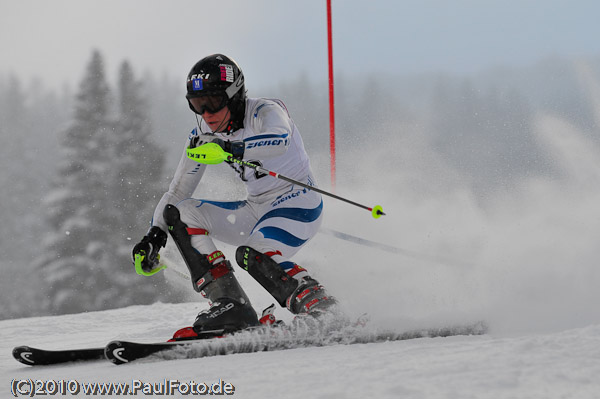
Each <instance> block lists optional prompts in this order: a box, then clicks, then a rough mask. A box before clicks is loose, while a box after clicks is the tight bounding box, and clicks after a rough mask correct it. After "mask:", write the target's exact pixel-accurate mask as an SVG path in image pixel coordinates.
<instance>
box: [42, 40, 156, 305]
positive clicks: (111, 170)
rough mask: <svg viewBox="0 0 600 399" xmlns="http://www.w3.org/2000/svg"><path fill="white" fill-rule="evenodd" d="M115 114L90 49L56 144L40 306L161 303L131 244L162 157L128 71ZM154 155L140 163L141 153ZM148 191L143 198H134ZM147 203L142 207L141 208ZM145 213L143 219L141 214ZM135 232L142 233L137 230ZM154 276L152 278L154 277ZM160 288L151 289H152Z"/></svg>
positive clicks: (96, 54)
mask: <svg viewBox="0 0 600 399" xmlns="http://www.w3.org/2000/svg"><path fill="white" fill-rule="evenodd" d="M122 71H124V72H122V73H121V75H122V78H121V84H120V97H121V101H120V110H119V113H118V116H117V118H118V119H117V120H116V121H115V119H114V118H113V117H112V114H111V95H110V89H109V86H108V83H107V81H106V78H105V73H104V65H103V59H102V56H101V54H100V53H99V52H97V51H95V52H94V53H93V55H92V59H91V61H90V62H89V64H88V66H87V70H86V73H85V76H84V78H83V80H82V82H81V85H80V87H79V92H78V95H77V99H76V103H75V112H74V117H73V121H72V123H71V124H70V126H69V127H68V128H67V129H66V131H65V132H64V136H63V140H62V143H61V144H62V148H63V150H64V154H63V155H62V159H63V161H62V165H61V167H60V171H59V176H58V179H57V182H56V184H55V188H54V190H53V191H52V192H50V194H49V195H48V196H47V198H46V204H47V213H46V215H47V219H48V222H49V223H50V224H51V226H53V228H54V234H52V235H50V236H49V237H48V238H47V240H46V241H45V248H46V250H45V251H44V253H43V256H42V257H40V259H39V261H38V262H39V265H40V268H41V269H42V270H43V277H44V283H45V289H46V292H45V298H44V302H45V303H44V307H45V308H46V309H47V310H48V311H51V312H53V313H72V312H81V311H90V310H99V309H106V308H114V307H121V306H127V305H132V304H137V303H148V302H149V301H152V300H155V299H161V297H164V296H165V294H164V292H165V290H164V289H163V288H164V287H161V286H160V283H161V282H162V280H161V277H158V278H157V279H152V280H150V279H145V280H144V279H142V278H141V277H139V276H137V275H136V274H135V272H134V268H133V265H132V264H131V255H130V251H131V246H132V245H133V243H134V242H135V241H132V240H131V239H130V240H128V237H131V236H132V235H134V234H135V236H134V237H132V239H133V240H137V239H139V238H141V236H140V237H137V235H140V234H141V235H143V234H144V233H145V230H146V229H145V228H141V227H140V223H142V222H144V221H145V222H146V223H148V218H149V217H151V214H152V212H151V211H149V207H150V206H151V205H149V204H148V202H147V201H149V202H151V203H152V204H154V203H155V202H156V199H155V196H156V193H155V192H152V190H155V189H158V188H159V187H158V183H156V180H157V179H158V176H159V175H160V169H161V167H162V159H161V157H160V154H159V152H158V151H157V150H156V148H155V147H154V146H153V145H152V144H151V142H150V140H149V139H148V136H147V133H148V131H147V122H146V119H145V117H144V115H143V107H142V106H141V104H139V103H138V100H139V98H138V97H137V95H136V92H135V82H134V79H133V75H132V73H131V70H130V68H129V67H128V66H127V67H124V68H123V69H122ZM144 149H146V150H147V152H149V153H151V154H152V155H151V156H150V157H148V158H145V156H146V155H147V154H146V151H144ZM144 190H148V191H149V192H148V195H146V193H144V194H143V195H141V194H140V193H141V192H142V191H144ZM144 204H146V205H144ZM142 215H143V216H142ZM140 230H141V231H140ZM155 277H156V276H155ZM157 283H158V284H159V286H156V284H157Z"/></svg>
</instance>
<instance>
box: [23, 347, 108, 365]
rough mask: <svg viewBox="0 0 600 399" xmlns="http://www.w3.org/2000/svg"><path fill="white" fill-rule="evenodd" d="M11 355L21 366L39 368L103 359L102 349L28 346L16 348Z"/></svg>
mask: <svg viewBox="0 0 600 399" xmlns="http://www.w3.org/2000/svg"><path fill="white" fill-rule="evenodd" d="M12 354H13V357H14V358H15V359H16V360H18V361H19V362H21V363H23V364H26V365H28V366H41V365H49V364H59V363H66V362H76V361H83V360H100V359H104V348H85V349H64V350H46V349H39V348H32V347H30V346H17V347H16V348H14V349H13V351H12Z"/></svg>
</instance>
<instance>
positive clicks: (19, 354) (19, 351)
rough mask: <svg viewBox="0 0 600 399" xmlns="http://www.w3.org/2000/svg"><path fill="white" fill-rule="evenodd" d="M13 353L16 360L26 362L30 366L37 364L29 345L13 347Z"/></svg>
mask: <svg viewBox="0 0 600 399" xmlns="http://www.w3.org/2000/svg"><path fill="white" fill-rule="evenodd" d="M12 355H13V357H14V358H15V360H17V361H19V362H21V363H23V364H26V365H28V366H34V365H35V364H36V362H35V359H34V358H33V350H32V349H31V348H30V347H29V346H26V345H24V346H17V347H15V348H13V351H12Z"/></svg>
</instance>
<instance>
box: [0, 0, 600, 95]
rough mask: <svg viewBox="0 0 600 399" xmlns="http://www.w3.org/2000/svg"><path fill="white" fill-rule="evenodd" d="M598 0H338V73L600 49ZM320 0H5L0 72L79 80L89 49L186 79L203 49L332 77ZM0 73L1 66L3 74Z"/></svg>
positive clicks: (272, 69)
mask: <svg viewBox="0 0 600 399" xmlns="http://www.w3.org/2000/svg"><path fill="white" fill-rule="evenodd" d="M599 16H600V2H599V1H597V0H589V1H588V0H565V1H558V0H537V1H531V0H500V1H496V0H471V1H467V0H406V1H403V0H386V1H377V0H369V1H367V0H363V1H358V0H333V32H334V34H333V40H334V65H335V69H336V73H338V72H340V71H342V70H343V71H344V73H347V74H348V75H349V76H351V77H354V76H360V74H363V73H371V72H374V71H381V72H392V73H394V72H398V73H401V74H406V73H415V72H420V71H426V72H429V71H448V72H452V73H472V72H474V71H478V70H481V69H484V68H486V67H490V66H497V65H504V66H522V65H528V64H532V63H534V62H536V61H538V60H540V59H542V58H544V57H547V56H551V55H559V56H564V57H589V56H594V57H595V56H599V55H600V23H599V22H598V17H599ZM326 33H327V28H326V1H325V0H252V1H250V0H231V1H225V0H224V1H202V0H170V1H166V0H161V1H158V0H98V1H87V0H51V1H50V0H0V60H1V61H0V74H2V75H4V76H6V74H7V73H14V74H15V75H17V76H18V77H20V78H22V79H24V80H29V79H31V78H32V77H35V76H37V77H40V78H43V80H44V82H45V85H46V86H47V87H57V86H60V85H62V83H63V82H70V85H71V86H72V87H73V86H76V85H78V83H79V81H80V79H81V77H82V75H83V71H84V67H85V65H86V63H87V61H88V60H89V59H90V55H91V50H92V48H97V49H99V50H100V51H101V52H102V54H103V55H104V56H105V59H106V61H107V69H108V70H107V72H108V73H109V75H115V74H116V71H117V68H118V65H119V63H120V62H121V61H122V60H124V59H128V60H129V61H130V62H131V63H132V65H133V67H134V68H135V69H136V70H138V71H139V72H141V71H142V70H151V71H153V72H156V73H163V72H166V73H168V74H169V75H170V76H173V77H177V78H178V77H181V79H182V80H184V79H185V76H186V74H187V72H188V71H189V69H190V68H191V66H192V65H193V64H194V63H195V62H196V61H197V60H198V59H200V58H202V57H203V56H205V55H208V54H211V53H214V52H223V53H225V54H227V55H229V56H231V57H233V58H234V59H236V60H237V61H238V63H239V64H240V65H241V67H242V69H243V70H244V73H245V74H246V77H247V86H246V87H247V88H248V89H250V90H251V88H252V86H253V85H257V86H262V85H264V84H267V83H269V82H273V83H278V82H281V81H283V80H284V79H286V77H289V76H292V77H296V76H297V75H298V74H299V73H301V72H305V73H307V74H309V75H310V76H312V77H315V78H322V79H326V77H327V42H326ZM0 76H1V75H0Z"/></svg>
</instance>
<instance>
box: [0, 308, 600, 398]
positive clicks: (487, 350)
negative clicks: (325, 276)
mask: <svg viewBox="0 0 600 399" xmlns="http://www.w3.org/2000/svg"><path fill="white" fill-rule="evenodd" d="M202 306H204V304H202V303H185V304H176V305H174V304H154V305H149V306H135V307H129V308H124V309H118V310H112V311H103V312H91V313H86V314H76V315H66V316H57V317H40V318H30V319H16V320H5V321H2V322H0V331H1V332H2V342H1V344H0V345H1V349H0V350H1V352H2V354H3V355H2V357H1V358H0V359H1V360H0V375H1V381H2V385H1V388H0V392H2V395H1V396H2V397H9V396H10V389H11V381H12V380H13V379H32V380H34V381H35V380H44V381H46V380H57V381H58V380H61V379H64V380H76V381H78V382H79V383H92V382H123V383H128V384H133V383H134V381H141V382H144V383H150V384H159V383H163V382H164V381H165V379H166V380H178V381H180V382H182V383H185V382H189V381H194V382H195V383H197V384H200V383H202V382H204V383H207V384H209V385H210V384H213V383H215V382H218V381H219V380H222V381H224V382H225V383H230V384H232V385H233V386H234V387H235V391H234V394H233V395H232V397H236V398H261V399H263V398H272V397H277V398H307V397H311V398H399V397H402V398H478V399H481V398H494V399H497V398H527V399H531V398H545V399H547V398H590V399H591V398H598V397H600V325H591V326H589V327H585V328H577V329H570V330H565V331H561V332H555V333H546V334H540V333H527V334H520V335H518V336H514V335H513V336H508V335H504V336H499V335H495V334H494V332H493V331H492V332H491V333H490V334H488V335H483V336H459V337H449V338H424V339H415V340H409V341H400V342H386V343H381V344H363V345H351V346H334V347H324V348H306V349H292V350H287V351H280V352H262V353H253V354H240V355H229V356H219V357H212V358H205V359H189V360H174V361H160V362H156V361H154V362H152V361H144V362H137V363H132V364H128V365H122V366H115V365H113V364H111V363H109V362H104V361H98V362H92V363H78V364H67V365H60V366H45V367H44V366H40V367H28V366H24V365H22V364H20V363H18V362H16V361H15V360H14V359H12V356H11V349H12V348H13V347H14V346H17V345H23V344H27V345H31V346H38V347H43V348H49V349H58V348H61V347H70V348H74V347H80V346H89V345H97V346H103V345H104V344H105V343H106V342H108V341H110V340H112V339H117V338H118V339H136V340H148V341H152V340H163V339H165V338H167V337H169V336H170V335H171V334H172V332H173V331H174V330H175V329H177V328H178V327H181V326H185V325H187V324H189V321H190V315H191V314H192V315H193V314H194V313H195V312H196V311H197V310H198V309H199V308H200V307H202ZM136 383H137V382H136ZM60 396H62V395H60ZM139 396H140V397H142V396H143V395H142V394H141V393H139ZM63 397H64V396H63ZM66 397H73V395H70V394H67V395H66ZM78 397H85V395H84V394H83V393H80V395H79V396H78ZM98 397H108V395H105V396H98ZM120 397H122V396H120ZM152 397H180V395H179V394H176V395H170V396H161V395H157V396H152Z"/></svg>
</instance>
